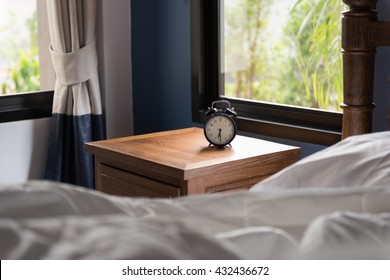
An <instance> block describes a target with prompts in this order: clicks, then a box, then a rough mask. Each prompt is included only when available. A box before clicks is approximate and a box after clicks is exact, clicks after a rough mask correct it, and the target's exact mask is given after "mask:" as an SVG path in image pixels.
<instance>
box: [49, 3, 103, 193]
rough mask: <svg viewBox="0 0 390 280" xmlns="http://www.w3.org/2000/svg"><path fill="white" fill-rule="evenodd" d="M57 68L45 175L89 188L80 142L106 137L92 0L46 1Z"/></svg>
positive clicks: (87, 161) (89, 169)
mask: <svg viewBox="0 0 390 280" xmlns="http://www.w3.org/2000/svg"><path fill="white" fill-rule="evenodd" d="M47 6H48V17H49V28H50V39H51V45H50V52H51V56H52V61H53V66H54V69H55V72H56V83H55V90H54V100H53V116H52V123H51V128H50V139H49V149H48V157H47V162H46V172H45V178H46V179H48V180H55V181H60V182H66V183H72V184H77V185H81V186H85V187H87V188H94V172H93V171H94V166H93V158H92V156H91V155H90V154H88V153H86V152H85V151H84V144H85V143H86V142H90V141H96V140H101V139H104V138H105V123H104V117H103V114H102V105H101V97H100V87H99V80H98V73H97V54H96V46H95V22H96V0H60V1H57V0H48V1H47Z"/></svg>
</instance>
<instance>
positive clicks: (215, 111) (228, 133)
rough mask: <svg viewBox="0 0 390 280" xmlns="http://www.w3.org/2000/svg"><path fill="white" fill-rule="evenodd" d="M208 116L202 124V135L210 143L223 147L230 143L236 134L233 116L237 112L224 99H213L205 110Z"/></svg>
mask: <svg viewBox="0 0 390 280" xmlns="http://www.w3.org/2000/svg"><path fill="white" fill-rule="evenodd" d="M206 116H207V117H208V119H207V121H206V123H205V125H204V135H205V137H206V139H207V141H209V143H210V145H214V146H218V147H223V146H226V145H230V143H231V142H232V141H233V139H234V137H236V134H237V125H236V123H235V121H234V119H233V118H234V117H236V116H237V113H236V112H235V111H234V108H232V107H231V106H230V102H229V101H226V100H218V101H214V102H213V103H212V104H211V107H209V108H208V110H207V112H206Z"/></svg>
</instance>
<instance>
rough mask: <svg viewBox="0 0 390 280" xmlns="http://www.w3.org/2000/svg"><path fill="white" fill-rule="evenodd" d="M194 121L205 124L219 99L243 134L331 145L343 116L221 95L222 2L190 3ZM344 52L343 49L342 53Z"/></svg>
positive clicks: (202, 0)
mask: <svg viewBox="0 0 390 280" xmlns="http://www.w3.org/2000/svg"><path fill="white" fill-rule="evenodd" d="M190 2H191V3H190V5H191V6H190V13H191V82H192V86H191V87H192V88H191V91H192V119H193V121H194V122H201V123H204V122H205V119H206V117H205V112H206V110H207V108H208V106H210V104H211V103H212V102H213V101H214V100H217V99H224V100H228V101H229V102H230V103H231V105H232V106H233V107H234V108H235V110H236V112H237V113H238V117H237V119H236V123H237V126H238V129H239V130H240V131H242V132H249V133H256V134H261V135H266V136H271V137H277V138H284V139H290V140H297V141H302V142H308V143H313V144H320V145H327V146H329V145H332V144H334V143H336V142H338V141H340V140H341V129H342V113H338V112H331V111H326V110H318V109H310V108H304V107H298V106H291V105H282V104H274V103H267V102H259V101H250V100H244V99H238V98H229V97H225V96H220V94H219V93H221V92H222V91H223V89H224V82H223V77H222V74H220V73H221V69H220V58H219V49H220V43H221V42H220V23H221V17H220V11H221V9H220V3H221V1H220V0H191V1H190ZM340 51H341V50H340Z"/></svg>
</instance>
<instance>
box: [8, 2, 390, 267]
mask: <svg viewBox="0 0 390 280" xmlns="http://www.w3.org/2000/svg"><path fill="white" fill-rule="evenodd" d="M344 3H345V4H347V5H348V6H349V8H350V9H349V11H346V12H344V14H343V30H342V34H343V35H342V39H343V43H342V44H343V58H344V84H345V88H344V104H343V106H342V107H343V110H344V115H343V140H342V141H340V142H339V143H337V144H335V145H333V146H331V147H328V148H326V149H324V150H322V151H320V152H317V153H315V154H313V155H311V156H308V157H306V158H304V159H302V160H300V161H298V162H297V163H295V164H293V165H291V166H290V167H288V168H286V169H284V170H282V171H281V172H279V173H277V174H275V175H274V176H272V177H269V178H268V179H266V180H264V181H261V182H259V183H257V184H256V185H254V186H253V187H252V188H251V189H250V190H249V191H241V192H235V193H222V194H213V195H197V196H191V197H180V198H175V199H151V198H129V197H119V196H111V195H107V194H103V193H100V192H97V191H93V190H87V189H84V188H81V187H78V186H72V185H69V184H63V183H55V182H50V181H30V182H26V183H23V184H2V185H0V258H1V259H3V260H4V259H182V260H183V259H220V260H221V259H223V260H225V259H390V187H389V186H390V131H383V132H376V133H372V126H371V123H372V111H373V109H374V105H373V75H374V74H373V69H374V64H375V50H376V47H377V46H387V45H390V23H387V22H382V21H377V19H376V13H375V12H374V11H373V10H372V9H371V8H370V7H371V6H373V5H374V4H375V3H376V1H373V0H365V1H362V0H359V1H358V0H356V1H352V0H344Z"/></svg>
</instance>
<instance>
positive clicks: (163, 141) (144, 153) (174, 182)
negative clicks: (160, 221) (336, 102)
mask: <svg viewBox="0 0 390 280" xmlns="http://www.w3.org/2000/svg"><path fill="white" fill-rule="evenodd" d="M86 150H87V151H88V152H90V153H92V154H93V155H94V156H95V172H96V189H97V190H99V191H102V192H105V193H109V194H115V195H122V196H147V197H176V196H182V195H193V194H203V193H216V192H223V191H231V190H239V189H248V188H249V187H251V186H252V185H253V184H255V183H257V182H259V181H260V180H263V179H265V178H267V177H268V176H270V175H272V174H274V173H276V172H278V171H279V170H281V169H283V168H285V167H287V166H289V165H290V164H292V163H293V162H295V161H296V159H297V157H298V156H299V154H300V149H299V148H297V147H293V146H288V145H282V144H277V143H273V142H269V141H264V140H259V139H255V138H249V137H243V136H239V135H237V136H236V138H235V139H234V140H233V142H232V147H224V148H217V147H213V146H212V147H208V142H207V140H206V139H205V137H204V134H203V129H200V128H187V129H180V130H173V131H166V132H159V133H151V134H145V135H138V136H130V137H123V138H117V139H111V140H103V141H97V142H91V143H87V144H86Z"/></svg>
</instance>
